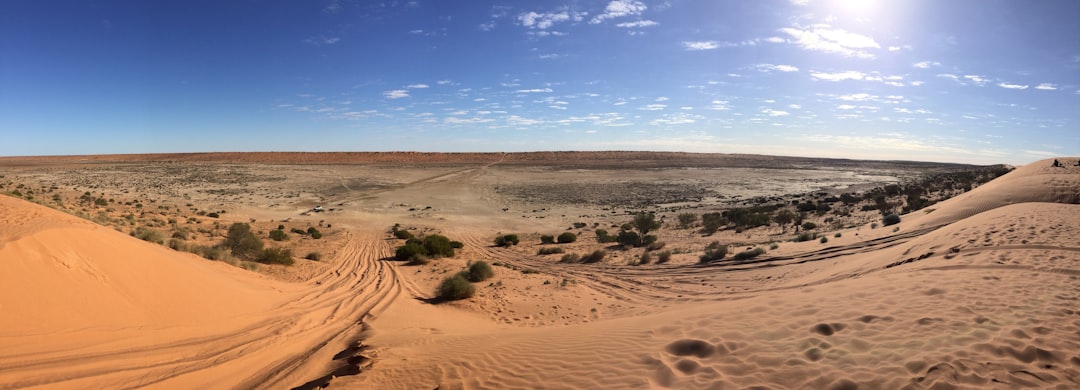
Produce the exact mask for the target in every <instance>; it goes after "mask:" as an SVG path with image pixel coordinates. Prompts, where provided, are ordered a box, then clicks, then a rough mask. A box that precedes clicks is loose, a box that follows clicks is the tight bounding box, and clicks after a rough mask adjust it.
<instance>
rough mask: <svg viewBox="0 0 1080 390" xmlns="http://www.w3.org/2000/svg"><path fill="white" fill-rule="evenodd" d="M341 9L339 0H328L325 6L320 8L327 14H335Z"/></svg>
mask: <svg viewBox="0 0 1080 390" xmlns="http://www.w3.org/2000/svg"><path fill="white" fill-rule="evenodd" d="M341 9H342V7H341V0H330V1H329V2H327V3H326V6H325V7H323V9H322V10H323V12H325V13H328V14H336V13H338V12H341Z"/></svg>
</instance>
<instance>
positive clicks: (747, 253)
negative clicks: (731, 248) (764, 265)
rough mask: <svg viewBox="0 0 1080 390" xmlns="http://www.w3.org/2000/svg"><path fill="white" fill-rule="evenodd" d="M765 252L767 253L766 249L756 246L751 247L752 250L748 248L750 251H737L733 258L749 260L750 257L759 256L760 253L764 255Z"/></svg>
mask: <svg viewBox="0 0 1080 390" xmlns="http://www.w3.org/2000/svg"><path fill="white" fill-rule="evenodd" d="M764 253H765V250H764V249H762V248H754V249H751V250H748V251H742V252H739V253H736V254H735V256H732V259H734V260H749V259H753V258H755V257H758V256H760V255H762V254H764Z"/></svg>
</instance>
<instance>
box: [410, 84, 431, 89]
mask: <svg viewBox="0 0 1080 390" xmlns="http://www.w3.org/2000/svg"><path fill="white" fill-rule="evenodd" d="M429 87H430V86H429V85H427V84H409V85H408V86H406V87H405V88H407V89H424V88H429Z"/></svg>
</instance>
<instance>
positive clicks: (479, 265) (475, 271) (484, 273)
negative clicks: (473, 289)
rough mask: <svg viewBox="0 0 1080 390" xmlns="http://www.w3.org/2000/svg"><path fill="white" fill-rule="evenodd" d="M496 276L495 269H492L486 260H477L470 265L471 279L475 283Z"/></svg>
mask: <svg viewBox="0 0 1080 390" xmlns="http://www.w3.org/2000/svg"><path fill="white" fill-rule="evenodd" d="M492 276H495V271H494V270H492V269H491V266H490V265H488V263H487V262H485V261H477V262H475V263H472V265H470V266H469V281H470V282H473V283H477V282H483V281H485V280H488V279H491V277H492Z"/></svg>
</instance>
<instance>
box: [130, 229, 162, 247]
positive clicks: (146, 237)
mask: <svg viewBox="0 0 1080 390" xmlns="http://www.w3.org/2000/svg"><path fill="white" fill-rule="evenodd" d="M131 235H132V236H134V237H135V238H138V239H140V240H143V241H148V242H152V243H155V244H164V243H165V235H164V234H162V233H161V232H159V231H157V230H153V229H147V228H144V227H139V228H136V229H135V231H133V232H131Z"/></svg>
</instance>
